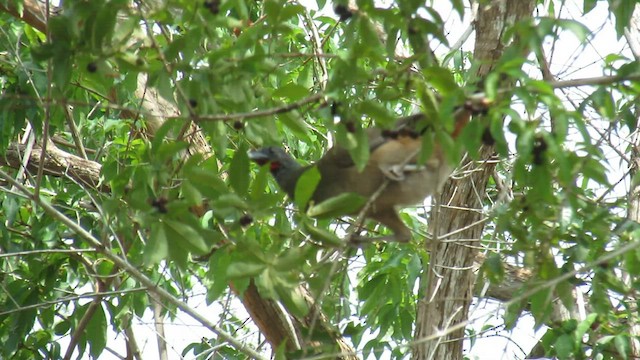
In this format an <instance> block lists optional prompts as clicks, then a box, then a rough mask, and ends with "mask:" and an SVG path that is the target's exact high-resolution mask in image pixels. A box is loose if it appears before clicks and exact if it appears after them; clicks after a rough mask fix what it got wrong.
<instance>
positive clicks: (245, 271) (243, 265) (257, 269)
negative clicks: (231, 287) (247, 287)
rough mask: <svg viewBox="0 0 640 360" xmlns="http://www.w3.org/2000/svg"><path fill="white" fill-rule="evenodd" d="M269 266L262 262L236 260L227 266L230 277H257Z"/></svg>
mask: <svg viewBox="0 0 640 360" xmlns="http://www.w3.org/2000/svg"><path fill="white" fill-rule="evenodd" d="M266 268H267V264H265V263H262V262H248V261H236V262H232V263H231V264H230V265H229V267H228V268H227V277H228V278H229V279H236V278H245V277H255V276H258V275H260V274H261V273H262V272H263V271H264V270H265V269H266Z"/></svg>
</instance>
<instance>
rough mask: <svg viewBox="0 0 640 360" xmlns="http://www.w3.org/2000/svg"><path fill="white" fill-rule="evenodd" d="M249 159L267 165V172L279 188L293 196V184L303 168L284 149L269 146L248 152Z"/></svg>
mask: <svg viewBox="0 0 640 360" xmlns="http://www.w3.org/2000/svg"><path fill="white" fill-rule="evenodd" d="M249 159H250V160H252V161H253V162H255V163H256V164H258V165H260V166H263V165H267V164H269V170H271V174H273V176H274V177H275V179H276V181H277V182H278V184H280V186H281V187H282V188H283V189H284V190H285V191H286V192H287V193H288V194H289V195H290V196H293V191H294V189H295V183H296V181H297V180H298V178H299V177H300V174H301V173H302V172H303V170H304V168H303V167H302V166H301V165H300V164H299V163H298V162H297V161H296V160H295V159H294V158H293V157H292V156H291V155H289V154H288V153H287V152H285V151H284V149H282V148H279V147H276V146H269V147H264V148H261V149H258V150H252V151H249Z"/></svg>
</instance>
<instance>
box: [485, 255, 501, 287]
mask: <svg viewBox="0 0 640 360" xmlns="http://www.w3.org/2000/svg"><path fill="white" fill-rule="evenodd" d="M484 267H485V271H486V274H487V276H488V277H489V280H490V281H491V282H492V283H500V282H501V281H502V279H503V278H504V266H503V264H502V258H501V257H500V255H499V254H496V253H491V254H490V255H489V256H488V257H487V259H486V260H485V262H484Z"/></svg>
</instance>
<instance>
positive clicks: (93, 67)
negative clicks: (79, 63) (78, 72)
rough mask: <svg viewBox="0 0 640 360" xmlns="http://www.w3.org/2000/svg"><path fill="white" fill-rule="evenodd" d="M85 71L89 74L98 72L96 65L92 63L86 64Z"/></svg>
mask: <svg viewBox="0 0 640 360" xmlns="http://www.w3.org/2000/svg"><path fill="white" fill-rule="evenodd" d="M87 71H88V72H90V73H94V72H96V71H98V65H97V64H96V63H94V62H93V61H92V62H90V63H88V64H87Z"/></svg>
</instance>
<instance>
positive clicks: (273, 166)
mask: <svg viewBox="0 0 640 360" xmlns="http://www.w3.org/2000/svg"><path fill="white" fill-rule="evenodd" d="M278 169H280V162H278V161H272V162H271V163H270V164H269V170H271V171H276V170H278Z"/></svg>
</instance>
